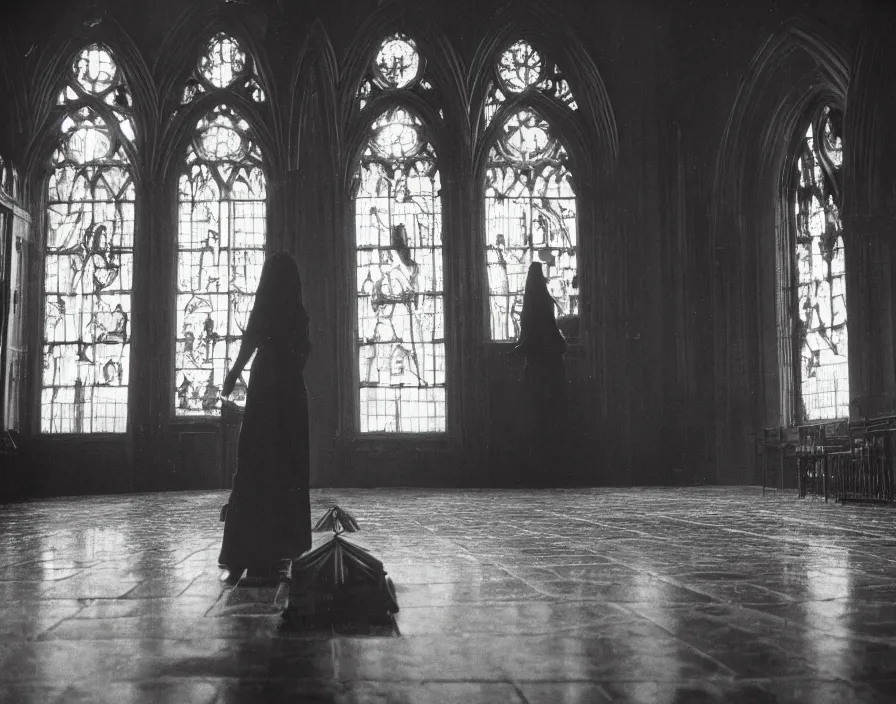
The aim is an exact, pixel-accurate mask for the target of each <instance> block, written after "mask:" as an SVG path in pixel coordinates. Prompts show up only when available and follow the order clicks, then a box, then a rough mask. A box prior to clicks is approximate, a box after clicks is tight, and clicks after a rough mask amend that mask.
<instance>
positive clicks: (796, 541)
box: [655, 514, 896, 562]
mask: <svg viewBox="0 0 896 704" xmlns="http://www.w3.org/2000/svg"><path fill="white" fill-rule="evenodd" d="M655 515H659V516H662V517H663V518H664V519H665V520H669V521H674V522H678V523H685V524H688V525H695V526H705V527H708V528H715V529H717V530H721V531H724V532H726V533H733V534H735V535H748V536H750V537H753V538H761V539H763V540H765V541H767V542H769V543H772V542H774V541H782V542H785V543H791V544H793V545H802V546H804V547H819V548H829V547H831V541H819V540H814V539H807V538H792V537H789V536H786V535H774V536H769V535H767V534H762V533H756V532H754V531H748V530H744V529H741V528H730V527H728V526H724V525H721V524H717V523H706V522H703V521H695V520H692V519H686V518H678V517H675V516H669V515H668V514H655ZM833 547H836V548H840V549H845V550H851V551H853V552H856V553H857V554H860V555H868V556H869V557H876V559H882V560H886V561H888V562H896V560H889V559H888V558H884V557H880V556H876V555H875V554H874V553H871V552H866V551H863V550H857V549H855V548H853V547H851V546H840V545H834V546H833Z"/></svg>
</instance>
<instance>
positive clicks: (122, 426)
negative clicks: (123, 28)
mask: <svg viewBox="0 0 896 704" xmlns="http://www.w3.org/2000/svg"><path fill="white" fill-rule="evenodd" d="M57 102H58V104H59V105H60V106H61V107H62V108H63V110H64V117H63V119H62V121H61V122H60V126H59V138H58V146H57V148H56V149H55V150H54V151H53V154H52V159H51V168H52V171H51V173H50V177H49V182H48V193H47V240H46V249H45V256H44V296H43V305H44V339H43V378H42V383H41V420H40V429H41V432H44V433H122V432H125V430H126V429H127V409H128V374H129V368H128V367H129V362H130V317H131V289H132V275H133V259H134V249H133V248H134V240H133V238H134V182H133V178H132V171H131V159H130V156H129V151H128V148H129V147H130V146H131V143H132V141H133V139H134V125H133V121H132V117H131V110H130V105H131V98H130V93H129V91H128V88H127V85H126V84H125V82H124V78H123V76H122V74H121V71H120V70H119V68H118V66H117V65H116V63H115V61H114V59H113V57H112V55H111V54H110V53H109V51H108V50H107V49H105V48H104V47H102V46H99V45H93V46H89V47H87V48H85V49H83V50H82V51H81V52H79V53H78V55H77V57H76V58H75V61H74V63H73V65H72V67H71V73H70V76H69V80H68V82H67V84H66V86H65V88H64V89H63V91H62V93H61V95H60V96H59V100H58V101H57Z"/></svg>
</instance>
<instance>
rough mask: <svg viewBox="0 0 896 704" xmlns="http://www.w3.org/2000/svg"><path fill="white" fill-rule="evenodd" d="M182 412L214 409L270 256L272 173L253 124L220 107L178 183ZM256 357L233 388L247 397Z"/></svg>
mask: <svg viewBox="0 0 896 704" xmlns="http://www.w3.org/2000/svg"><path fill="white" fill-rule="evenodd" d="M178 197H179V211H180V217H179V225H178V262H177V350H176V357H175V372H176V373H175V412H176V413H177V415H181V416H190V415H199V416H201V415H212V414H216V413H218V410H219V408H220V404H221V398H220V389H221V384H222V383H223V382H224V378H225V377H226V375H227V372H228V371H229V369H230V365H231V363H232V361H233V360H234V359H235V358H236V355H237V353H238V352H239V346H240V341H241V340H242V334H243V331H244V330H245V328H246V324H247V323H248V320H249V313H251V311H252V305H253V303H254V301H255V291H256V289H257V287H258V280H259V278H260V276H261V268H262V266H263V264H264V256H265V236H266V235H265V222H266V218H265V210H266V179H265V175H264V171H263V169H262V156H261V152H260V150H259V148H258V145H257V144H256V143H255V141H254V139H253V137H252V134H251V130H250V129H249V125H248V123H247V122H246V121H245V120H244V119H243V118H242V117H241V116H240V114H239V113H238V112H237V111H235V110H234V109H232V108H230V107H228V106H227V105H219V106H217V107H216V108H214V109H213V110H211V111H210V112H209V113H208V114H206V115H205V116H204V117H203V118H202V119H200V120H199V122H198V123H197V125H196V128H195V130H194V132H193V135H192V139H191V141H190V144H189V147H188V148H187V155H186V159H185V161H184V163H183V168H182V172H181V176H180V180H179V183H178ZM250 368H251V363H250V364H248V365H246V369H245V371H244V372H243V374H242V377H241V378H240V380H239V382H238V383H237V386H236V388H235V390H234V393H233V395H232V397H231V398H233V399H234V400H235V401H236V402H237V403H238V404H242V403H244V402H245V394H246V390H247V387H248V382H249V374H250Z"/></svg>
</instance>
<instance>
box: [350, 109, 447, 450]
mask: <svg viewBox="0 0 896 704" xmlns="http://www.w3.org/2000/svg"><path fill="white" fill-rule="evenodd" d="M354 185H355V193H356V195H355V252H356V257H357V296H358V373H359V379H360V390H359V397H358V398H359V405H360V430H361V432H362V433H369V432H387V433H422V432H444V430H445V331H444V307H443V293H442V292H443V282H442V211H441V200H440V197H439V190H440V187H441V186H440V182H439V172H438V170H437V168H436V163H435V154H434V153H433V151H432V148H431V146H430V145H429V143H428V142H427V140H426V138H425V129H424V126H423V124H422V123H421V122H420V120H418V119H417V118H416V117H415V116H413V115H411V114H410V113H408V112H407V111H405V110H403V109H401V108H395V109H392V110H389V111H387V112H385V113H384V114H383V115H381V116H380V117H379V118H378V119H377V120H376V121H375V122H374V124H373V125H372V127H371V131H370V138H369V140H368V144H367V148H366V149H365V151H364V153H363V155H362V157H361V162H360V165H359V168H358V171H357V172H356V174H355V182H354Z"/></svg>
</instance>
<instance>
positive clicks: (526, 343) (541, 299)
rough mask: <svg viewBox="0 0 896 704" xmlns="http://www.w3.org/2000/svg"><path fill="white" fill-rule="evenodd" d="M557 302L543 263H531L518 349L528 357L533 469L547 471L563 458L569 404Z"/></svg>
mask: <svg viewBox="0 0 896 704" xmlns="http://www.w3.org/2000/svg"><path fill="white" fill-rule="evenodd" d="M555 306H556V303H555V302H554V299H553V298H552V297H551V294H550V293H549V292H548V287H547V281H546V280H545V278H544V272H543V271H542V268H541V263H540V262H534V263H533V264H531V265H530V266H529V273H528V275H527V276H526V291H525V293H524V294H523V312H522V315H521V316H520V339H519V344H518V345H517V350H518V351H519V352H521V353H523V354H524V355H525V357H526V366H525V371H524V372H523V384H524V386H525V387H526V394H527V396H528V401H529V414H528V416H529V422H530V423H531V427H530V428H527V431H528V432H529V433H530V435H529V437H530V440H531V442H532V446H531V450H532V460H534V462H535V463H536V466H535V467H534V468H533V469H536V470H546V469H547V466H546V465H547V464H548V463H551V462H555V461H557V460H561V461H562V458H561V457H559V456H558V454H559V451H560V450H561V449H562V446H563V431H564V430H565V428H564V427H563V426H564V421H565V418H566V406H567V381H566V369H565V367H564V363H563V355H564V354H565V353H566V340H565V339H564V338H563V334H562V333H561V332H560V329H559V328H558V327H557V320H556V317H555V314H554V308H555Z"/></svg>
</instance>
